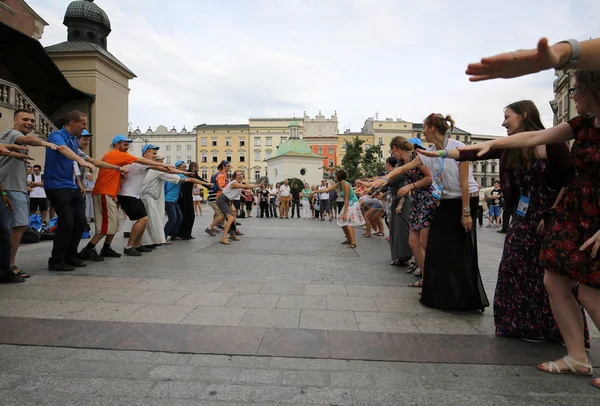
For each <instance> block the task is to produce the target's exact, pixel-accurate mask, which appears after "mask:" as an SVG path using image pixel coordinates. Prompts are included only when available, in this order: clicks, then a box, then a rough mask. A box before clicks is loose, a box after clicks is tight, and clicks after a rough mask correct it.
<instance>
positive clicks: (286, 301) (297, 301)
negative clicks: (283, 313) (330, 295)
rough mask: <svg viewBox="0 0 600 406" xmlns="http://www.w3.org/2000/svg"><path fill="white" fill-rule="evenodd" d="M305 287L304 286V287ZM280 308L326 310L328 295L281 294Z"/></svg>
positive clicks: (278, 306) (278, 304)
mask: <svg viewBox="0 0 600 406" xmlns="http://www.w3.org/2000/svg"><path fill="white" fill-rule="evenodd" d="M303 289H304V287H303ZM277 308H278V309H307V310H326V309H327V299H326V296H309V295H281V297H280V298H279V302H278V303H277Z"/></svg>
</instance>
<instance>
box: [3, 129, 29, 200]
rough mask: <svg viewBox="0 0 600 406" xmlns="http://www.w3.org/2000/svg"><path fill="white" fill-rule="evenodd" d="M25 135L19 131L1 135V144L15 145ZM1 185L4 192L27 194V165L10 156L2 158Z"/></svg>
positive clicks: (10, 131) (9, 131)
mask: <svg viewBox="0 0 600 406" xmlns="http://www.w3.org/2000/svg"><path fill="white" fill-rule="evenodd" d="M23 136H24V135H23V134H22V133H21V132H20V131H17V130H7V131H5V132H3V133H2V134H0V144H15V143H16V142H15V141H16V140H17V138H19V137H23ZM0 183H2V186H3V187H4V190H12V191H17V192H27V164H26V163H25V162H23V161H20V160H18V159H15V158H11V157H9V156H0Z"/></svg>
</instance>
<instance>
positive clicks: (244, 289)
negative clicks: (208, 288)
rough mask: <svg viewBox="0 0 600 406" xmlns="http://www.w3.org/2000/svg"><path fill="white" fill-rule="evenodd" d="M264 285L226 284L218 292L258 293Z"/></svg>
mask: <svg viewBox="0 0 600 406" xmlns="http://www.w3.org/2000/svg"><path fill="white" fill-rule="evenodd" d="M263 285H264V283H261V282H224V283H223V284H222V285H221V286H220V287H219V288H218V289H217V292H233V293H258V292H259V291H260V290H261V289H262V287H263Z"/></svg>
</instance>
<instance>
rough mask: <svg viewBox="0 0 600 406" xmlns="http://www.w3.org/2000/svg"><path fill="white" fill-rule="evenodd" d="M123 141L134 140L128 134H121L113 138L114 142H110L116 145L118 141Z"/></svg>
mask: <svg viewBox="0 0 600 406" xmlns="http://www.w3.org/2000/svg"><path fill="white" fill-rule="evenodd" d="M121 141H125V142H133V140H130V139H129V138H127V137H126V136H124V135H121V134H119V135H117V136H116V137H115V138H113V139H112V144H110V145H115V144H116V143H118V142H121Z"/></svg>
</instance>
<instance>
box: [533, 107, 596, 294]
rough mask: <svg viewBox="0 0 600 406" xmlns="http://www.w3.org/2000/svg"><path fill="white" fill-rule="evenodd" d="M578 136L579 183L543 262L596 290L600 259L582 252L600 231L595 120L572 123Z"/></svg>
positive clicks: (563, 206)
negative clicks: (584, 245)
mask: <svg viewBox="0 0 600 406" xmlns="http://www.w3.org/2000/svg"><path fill="white" fill-rule="evenodd" d="M569 125H570V126H571V128H572V129H573V134H575V143H574V144H573V147H572V148H571V155H572V156H573V165H574V166H575V169H576V170H577V179H576V180H575V181H574V182H571V183H570V184H569V185H567V188H566V191H565V194H564V197H563V198H562V199H561V201H560V203H559V204H558V206H557V208H556V210H555V212H554V213H553V216H552V219H551V222H550V230H549V232H548V233H547V234H546V237H545V238H544V242H543V245H542V252H541V255H540V260H541V263H542V265H543V266H544V268H545V269H551V270H554V271H557V272H559V273H561V274H562V275H565V276H567V277H569V278H570V279H572V280H575V281H578V282H580V283H583V284H585V285H587V286H590V287H593V288H596V289H598V288H600V255H596V258H592V257H591V252H590V250H587V251H580V247H581V246H582V245H583V243H584V242H585V241H587V240H588V239H589V238H591V237H592V236H593V235H594V234H595V233H596V232H597V231H598V230H600V128H594V117H591V116H579V117H576V118H574V119H572V120H570V121H569Z"/></svg>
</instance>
